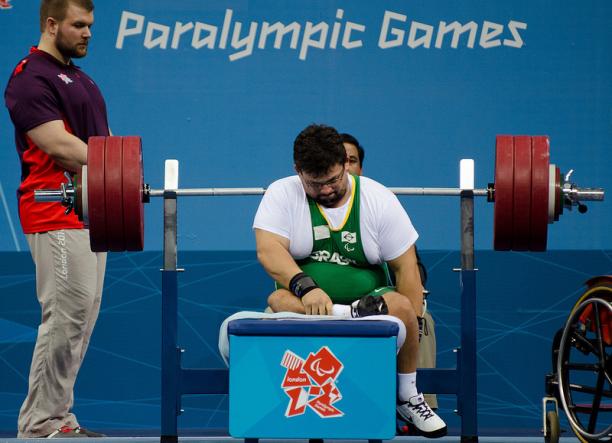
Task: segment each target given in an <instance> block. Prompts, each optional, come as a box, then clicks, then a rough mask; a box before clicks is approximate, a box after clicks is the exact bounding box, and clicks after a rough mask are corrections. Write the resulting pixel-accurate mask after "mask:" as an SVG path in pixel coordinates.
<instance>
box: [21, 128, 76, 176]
mask: <svg viewBox="0 0 612 443" xmlns="http://www.w3.org/2000/svg"><path fill="white" fill-rule="evenodd" d="M26 135H27V136H28V137H29V138H30V139H31V140H32V141H33V142H34V144H35V145H36V146H38V147H39V148H40V149H41V150H42V151H44V152H45V153H46V154H47V155H49V157H51V158H52V159H53V161H55V163H57V164H58V165H60V166H61V167H62V168H65V169H67V170H69V171H72V172H79V170H80V168H81V166H82V165H85V164H87V145H86V144H85V143H84V142H83V140H81V139H80V138H78V137H76V136H74V135H72V134H70V133H69V132H68V131H66V128H65V127H64V122H62V121H61V120H53V121H50V122H47V123H43V124H42V125H39V126H37V127H35V128H33V129H31V130H29V131H28V132H27V133H26Z"/></svg>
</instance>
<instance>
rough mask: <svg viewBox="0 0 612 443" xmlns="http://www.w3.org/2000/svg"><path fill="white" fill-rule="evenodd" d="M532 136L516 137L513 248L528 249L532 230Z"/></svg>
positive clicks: (515, 249) (516, 249)
mask: <svg viewBox="0 0 612 443" xmlns="http://www.w3.org/2000/svg"><path fill="white" fill-rule="evenodd" d="M530 217H531V137H529V136H526V135H519V136H516V137H514V202H513V223H512V249H513V250H514V251H527V250H528V249H529V237H530V231H531V222H530Z"/></svg>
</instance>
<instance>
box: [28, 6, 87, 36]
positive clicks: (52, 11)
mask: <svg viewBox="0 0 612 443" xmlns="http://www.w3.org/2000/svg"><path fill="white" fill-rule="evenodd" d="M70 4H73V5H75V6H79V7H81V8H83V9H85V10H86V11H87V12H91V11H93V10H94V4H93V1H92V0H41V2H40V32H45V26H46V23H47V18H49V17H53V18H54V19H55V20H57V21H58V22H61V21H62V20H64V19H65V18H66V11H67V10H68V5H70Z"/></svg>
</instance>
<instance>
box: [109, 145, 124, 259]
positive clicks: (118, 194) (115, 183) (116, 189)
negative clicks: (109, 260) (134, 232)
mask: <svg viewBox="0 0 612 443" xmlns="http://www.w3.org/2000/svg"><path fill="white" fill-rule="evenodd" d="M122 162H123V148H122V139H121V137H107V139H106V155H105V157H104V171H105V175H104V192H105V195H106V240H107V242H108V250H109V251H114V252H121V251H125V240H124V238H123V178H122V170H123V169H122Z"/></svg>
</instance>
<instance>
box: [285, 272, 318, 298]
mask: <svg viewBox="0 0 612 443" xmlns="http://www.w3.org/2000/svg"><path fill="white" fill-rule="evenodd" d="M318 287H319V285H317V282H315V281H314V280H313V279H312V277H311V276H310V275H307V274H306V273H304V272H300V273H299V274H295V275H294V276H293V277H292V278H291V281H290V282H289V290H290V291H291V292H293V293H294V294H295V296H296V297H297V298H302V297H304V296H305V295H306V294H308V293H309V292H310V291H312V290H313V289H316V288H318Z"/></svg>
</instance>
